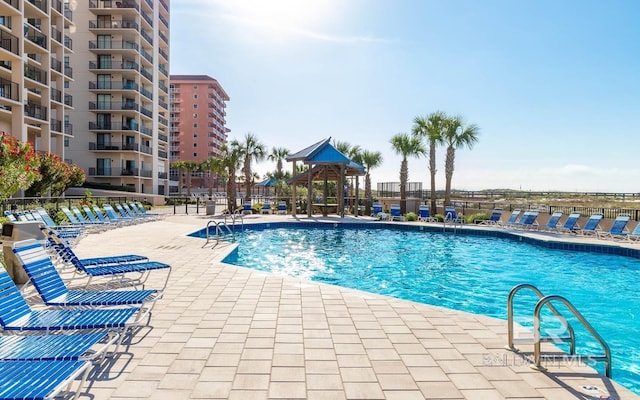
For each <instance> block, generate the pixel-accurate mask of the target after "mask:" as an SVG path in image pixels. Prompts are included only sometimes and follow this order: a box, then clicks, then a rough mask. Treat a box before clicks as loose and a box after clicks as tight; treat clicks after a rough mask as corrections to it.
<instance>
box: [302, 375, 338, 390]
mask: <svg viewBox="0 0 640 400" xmlns="http://www.w3.org/2000/svg"><path fill="white" fill-rule="evenodd" d="M306 382H307V389H308V390H331V391H335V390H343V389H344V386H343V383H342V379H341V377H340V375H316V374H307V376H306Z"/></svg>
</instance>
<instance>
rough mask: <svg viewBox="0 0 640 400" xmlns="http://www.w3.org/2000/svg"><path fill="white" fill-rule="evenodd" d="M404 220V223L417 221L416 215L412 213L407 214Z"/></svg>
mask: <svg viewBox="0 0 640 400" xmlns="http://www.w3.org/2000/svg"><path fill="white" fill-rule="evenodd" d="M404 219H405V220H406V221H417V220H418V214H416V213H414V212H408V213H407V214H406V215H405V216H404Z"/></svg>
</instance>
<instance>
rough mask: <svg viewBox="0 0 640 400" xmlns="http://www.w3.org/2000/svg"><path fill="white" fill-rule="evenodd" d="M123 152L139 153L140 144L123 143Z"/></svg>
mask: <svg viewBox="0 0 640 400" xmlns="http://www.w3.org/2000/svg"><path fill="white" fill-rule="evenodd" d="M122 150H123V151H139V150H140V146H139V145H138V143H123V144H122Z"/></svg>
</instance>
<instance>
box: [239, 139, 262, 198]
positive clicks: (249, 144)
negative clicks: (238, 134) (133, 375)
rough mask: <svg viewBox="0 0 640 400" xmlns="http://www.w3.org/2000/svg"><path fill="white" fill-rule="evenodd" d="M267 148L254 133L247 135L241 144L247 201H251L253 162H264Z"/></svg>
mask: <svg viewBox="0 0 640 400" xmlns="http://www.w3.org/2000/svg"><path fill="white" fill-rule="evenodd" d="M266 152H267V148H266V147H265V146H264V144H262V143H260V142H259V141H258V138H257V137H256V136H255V135H254V134H253V133H247V134H246V135H245V137H244V142H242V143H240V154H241V156H242V157H243V159H244V168H243V171H244V184H245V192H246V194H245V201H251V182H252V180H251V161H252V160H253V161H255V162H260V161H262V160H264V157H265V154H266Z"/></svg>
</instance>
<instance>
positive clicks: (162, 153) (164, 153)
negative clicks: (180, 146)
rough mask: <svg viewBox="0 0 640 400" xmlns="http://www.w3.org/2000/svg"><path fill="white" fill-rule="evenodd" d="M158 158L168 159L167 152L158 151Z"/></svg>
mask: <svg viewBox="0 0 640 400" xmlns="http://www.w3.org/2000/svg"><path fill="white" fill-rule="evenodd" d="M158 157H160V158H168V155H167V152H166V151H163V150H158Z"/></svg>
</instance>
